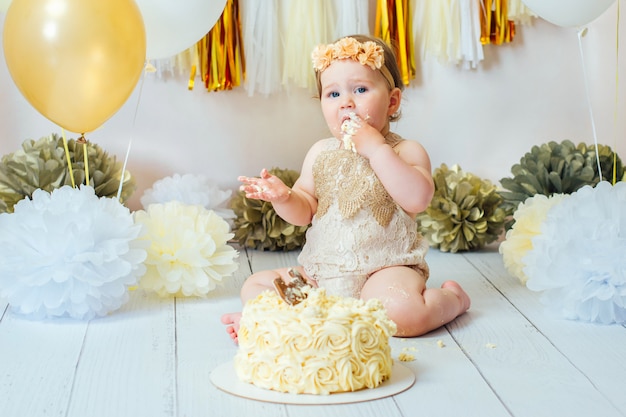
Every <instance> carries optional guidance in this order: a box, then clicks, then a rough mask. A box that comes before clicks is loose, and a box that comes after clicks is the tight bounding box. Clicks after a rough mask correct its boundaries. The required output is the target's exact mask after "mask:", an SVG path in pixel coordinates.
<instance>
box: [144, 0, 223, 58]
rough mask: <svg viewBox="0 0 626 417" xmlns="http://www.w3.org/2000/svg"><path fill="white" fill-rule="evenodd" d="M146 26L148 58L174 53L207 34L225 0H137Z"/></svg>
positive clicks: (191, 44) (220, 13) (165, 56)
mask: <svg viewBox="0 0 626 417" xmlns="http://www.w3.org/2000/svg"><path fill="white" fill-rule="evenodd" d="M135 1H136V3H137V6H139V9H140V10H141V14H142V16H143V22H144V24H145V26H146V58H148V59H160V58H168V57H171V56H174V55H176V54H178V53H180V52H182V51H184V50H185V49H187V48H190V47H191V46H193V45H194V44H195V43H196V42H198V41H199V40H200V39H202V37H204V36H205V35H206V34H207V33H209V31H210V30H211V28H212V27H213V26H214V25H215V22H217V19H219V17H220V16H221V15H222V12H223V11H224V6H225V5H226V0H135Z"/></svg>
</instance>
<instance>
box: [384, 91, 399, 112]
mask: <svg viewBox="0 0 626 417" xmlns="http://www.w3.org/2000/svg"><path fill="white" fill-rule="evenodd" d="M401 101H402V90H400V89H399V88H397V87H396V88H394V89H393V90H391V91H390V92H389V109H388V111H387V115H388V116H391V115H393V114H396V112H397V111H398V110H399V109H400V102H401Z"/></svg>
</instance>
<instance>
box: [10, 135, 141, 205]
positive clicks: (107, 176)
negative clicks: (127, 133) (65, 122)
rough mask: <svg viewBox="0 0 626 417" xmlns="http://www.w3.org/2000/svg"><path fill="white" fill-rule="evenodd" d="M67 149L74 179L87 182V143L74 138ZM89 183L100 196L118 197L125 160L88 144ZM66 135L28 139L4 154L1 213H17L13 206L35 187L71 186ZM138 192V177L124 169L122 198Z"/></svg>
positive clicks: (49, 189) (124, 199) (125, 198)
mask: <svg viewBox="0 0 626 417" xmlns="http://www.w3.org/2000/svg"><path fill="white" fill-rule="evenodd" d="M67 148H68V151H69V155H70V160H71V161H72V169H73V174H74V181H75V183H76V184H84V183H85V163H84V156H83V145H82V144H79V143H76V141H75V140H74V139H70V140H69V141H68V143H67ZM87 154H88V157H89V172H90V181H89V184H90V185H93V186H95V192H96V195H97V196H100V197H116V196H117V193H118V189H119V185H120V178H121V176H122V163H121V162H117V161H116V158H115V157H114V156H109V155H108V154H107V153H106V152H105V151H104V150H102V148H100V147H99V146H98V145H95V144H93V143H88V144H87ZM71 184H72V179H71V177H70V175H69V170H68V169H67V157H66V155H65V149H64V146H63V138H61V137H59V136H58V135H55V134H52V135H50V136H45V137H43V138H41V139H39V140H37V141H34V140H26V141H24V142H23V143H22V149H20V150H18V151H16V152H14V153H12V154H9V155H5V156H3V157H2V163H1V164H0V200H2V201H1V202H0V213H3V212H8V213H12V212H13V206H14V205H15V203H17V202H18V201H20V200H22V199H23V198H24V197H31V196H32V194H33V192H34V191H35V190H39V189H41V190H44V191H52V190H55V189H57V188H60V187H62V186H63V185H71ZM134 191H135V179H134V178H133V177H132V176H131V175H130V173H129V172H128V171H125V172H124V182H123V188H122V194H121V195H120V201H121V202H122V203H123V202H125V201H126V200H127V199H128V198H129V197H130V196H131V195H132V194H133V192H134Z"/></svg>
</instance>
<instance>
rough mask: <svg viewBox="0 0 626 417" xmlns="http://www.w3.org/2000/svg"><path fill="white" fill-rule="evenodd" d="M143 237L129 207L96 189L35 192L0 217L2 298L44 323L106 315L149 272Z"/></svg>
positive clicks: (123, 300) (18, 310) (13, 306)
mask: <svg viewBox="0 0 626 417" xmlns="http://www.w3.org/2000/svg"><path fill="white" fill-rule="evenodd" d="M140 234H141V226H138V225H135V224H134V223H133V216H132V214H131V213H130V211H129V210H128V208H126V207H124V206H123V205H122V204H120V203H119V202H118V201H117V199H112V198H105V197H102V198H99V197H98V196H96V194H95V192H94V189H93V188H92V187H87V186H81V188H80V189H78V188H72V187H70V186H64V187H61V188H58V189H56V190H54V191H52V193H48V192H46V191H43V190H41V189H38V190H35V192H34V193H33V196H32V200H30V199H28V198H26V199H24V200H21V201H20V202H19V203H18V204H16V205H15V212H14V213H11V214H9V213H3V214H0V294H1V295H2V296H3V297H5V298H6V300H7V301H8V302H9V304H10V305H11V307H12V308H13V310H14V311H16V312H18V313H20V314H24V315H28V316H31V317H33V318H38V319H41V318H54V317H71V318H75V319H90V318H93V317H95V316H103V315H106V314H107V313H109V312H111V311H114V310H116V309H118V308H119V307H121V306H122V305H123V304H124V303H125V302H126V301H127V300H128V287H129V286H134V285H136V284H137V281H138V280H139V277H140V276H141V275H143V273H144V272H145V267H144V265H143V261H144V260H145V258H146V251H145V250H144V249H143V248H142V246H143V243H141V242H140V241H139V240H137V238H138V237H139V235H140Z"/></svg>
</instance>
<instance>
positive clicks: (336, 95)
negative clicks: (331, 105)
mask: <svg viewBox="0 0 626 417" xmlns="http://www.w3.org/2000/svg"><path fill="white" fill-rule="evenodd" d="M328 97H330V98H337V97H339V93H338V92H336V91H331V92H330V93H328Z"/></svg>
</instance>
